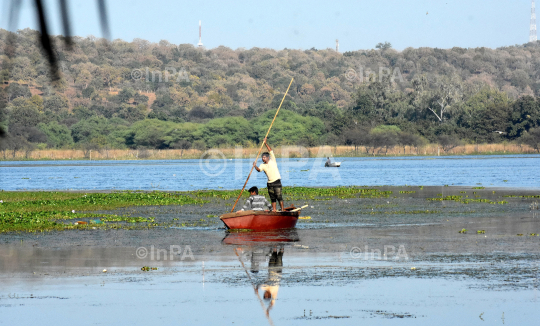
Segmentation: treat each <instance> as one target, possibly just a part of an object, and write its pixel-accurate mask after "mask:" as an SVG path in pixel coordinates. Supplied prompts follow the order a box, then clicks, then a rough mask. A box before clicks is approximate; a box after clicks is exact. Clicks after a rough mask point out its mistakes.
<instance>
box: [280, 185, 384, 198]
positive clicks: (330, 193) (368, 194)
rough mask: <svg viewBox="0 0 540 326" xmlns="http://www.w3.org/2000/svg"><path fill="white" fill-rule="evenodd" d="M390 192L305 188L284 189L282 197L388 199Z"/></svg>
mask: <svg viewBox="0 0 540 326" xmlns="http://www.w3.org/2000/svg"><path fill="white" fill-rule="evenodd" d="M392 193H393V192H392V191H381V190H379V189H368V188H360V187H334V188H307V187H285V188H283V195H284V196H287V199H288V200H302V199H306V200H307V199H311V200H331V199H332V198H331V197H337V198H340V199H346V198H386V197H390V195H391V194H392Z"/></svg>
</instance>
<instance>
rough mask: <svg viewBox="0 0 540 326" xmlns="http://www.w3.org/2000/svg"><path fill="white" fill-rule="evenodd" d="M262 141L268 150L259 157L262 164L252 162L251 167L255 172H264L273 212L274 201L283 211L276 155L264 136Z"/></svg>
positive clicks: (274, 207)
mask: <svg viewBox="0 0 540 326" xmlns="http://www.w3.org/2000/svg"><path fill="white" fill-rule="evenodd" d="M263 142H264V144H265V145H266V148H267V149H268V152H264V153H263V154H262V157H261V158H262V161H263V164H261V166H259V167H257V162H254V163H253V167H254V168H255V170H257V172H261V171H264V173H266V177H267V178H268V182H267V184H266V186H267V187H268V195H270V201H271V202H272V208H273V209H274V212H275V211H276V210H277V208H276V206H277V204H276V202H278V201H279V206H281V210H282V211H283V210H284V209H285V206H283V196H282V194H281V192H282V188H281V175H280V174H279V170H278V166H277V163H276V157H275V156H274V151H273V150H272V149H271V148H270V146H268V143H267V142H266V138H264V140H263Z"/></svg>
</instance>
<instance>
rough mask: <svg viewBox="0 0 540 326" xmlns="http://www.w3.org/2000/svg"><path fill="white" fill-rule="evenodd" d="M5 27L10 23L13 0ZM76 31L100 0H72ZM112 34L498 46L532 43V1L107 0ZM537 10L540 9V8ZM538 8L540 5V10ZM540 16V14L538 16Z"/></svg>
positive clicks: (95, 27)
mask: <svg viewBox="0 0 540 326" xmlns="http://www.w3.org/2000/svg"><path fill="white" fill-rule="evenodd" d="M3 1H4V3H3V4H2V15H1V19H2V20H1V23H0V26H1V27H2V28H4V29H7V17H8V8H9V2H10V1H8V0H3ZM33 3H34V2H33V1H30V0H23V7H22V11H21V15H20V18H19V23H18V28H19V29H22V28H26V27H30V28H33V29H36V26H37V25H36V23H35V20H36V18H35V14H34V10H33ZM45 3H46V9H47V15H48V17H49V18H50V19H51V22H52V23H53V25H52V31H51V33H53V34H61V30H60V18H59V15H58V11H59V10H58V7H57V3H58V0H45ZM68 3H69V5H70V12H71V14H72V17H73V19H72V29H73V33H74V34H75V35H78V36H88V35H94V36H102V34H101V30H100V26H99V21H98V14H97V5H96V1H95V0H68ZM107 4H108V9H109V20H110V24H111V34H112V38H113V39H116V38H121V39H123V40H126V41H131V40H133V39H134V38H142V39H147V40H149V41H152V42H158V41H159V40H168V41H169V42H171V43H175V44H179V43H191V44H196V43H197V42H198V23H199V20H202V24H203V43H204V45H205V46H206V47H207V48H213V47H217V46H219V45H224V46H228V47H230V48H233V49H236V48H239V47H243V48H251V47H254V46H257V47H267V48H274V49H283V48H294V49H310V48H312V47H315V48H317V49H324V48H329V47H330V48H334V47H335V40H336V39H339V43H340V51H351V50H358V49H371V48H374V47H375V45H376V44H377V43H379V42H384V41H388V42H390V43H392V45H393V47H394V48H396V49H398V50H403V49H404V48H406V47H421V46H428V47H438V48H451V47H454V46H460V47H479V46H486V47H491V48H496V47H500V46H506V45H515V44H523V43H526V42H528V37H529V24H530V7H531V1H530V0H491V1H488V0H453V1H452V0H429V1H427V0H416V1H413V0H399V1H398V0H377V1H375V0H371V1H366V0H355V1H348V0H344V1H339V0H337V1H321V0H309V1H308V0H294V1H283V0H278V1H264V2H263V1H243V0H242V1H238V0H237V1H224V0H220V1H217V0H207V1H189V2H188V1H178V0H153V1H142V0H125V1H124V0H122V1H120V0H115V1H113V0H108V1H107ZM539 10H540V9H539ZM538 14H540V12H538ZM539 22H540V20H539Z"/></svg>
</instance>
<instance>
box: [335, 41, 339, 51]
mask: <svg viewBox="0 0 540 326" xmlns="http://www.w3.org/2000/svg"><path fill="white" fill-rule="evenodd" d="M336 52H339V40H336Z"/></svg>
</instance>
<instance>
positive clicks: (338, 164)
mask: <svg viewBox="0 0 540 326" xmlns="http://www.w3.org/2000/svg"><path fill="white" fill-rule="evenodd" d="M340 166H341V162H333V163H330V164H328V163H324V167H326V168H339V167H340Z"/></svg>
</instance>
